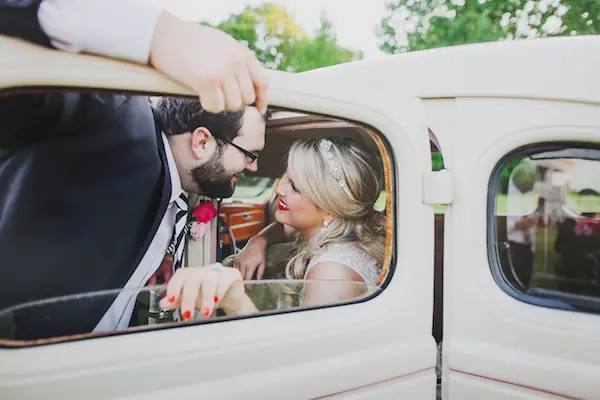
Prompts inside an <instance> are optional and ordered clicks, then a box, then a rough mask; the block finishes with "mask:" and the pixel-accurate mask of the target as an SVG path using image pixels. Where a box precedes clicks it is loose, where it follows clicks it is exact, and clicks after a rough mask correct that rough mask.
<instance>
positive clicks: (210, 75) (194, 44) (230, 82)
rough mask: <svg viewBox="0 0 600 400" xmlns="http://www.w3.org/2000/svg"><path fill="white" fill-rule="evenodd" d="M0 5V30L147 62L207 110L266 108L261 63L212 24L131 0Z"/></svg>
mask: <svg viewBox="0 0 600 400" xmlns="http://www.w3.org/2000/svg"><path fill="white" fill-rule="evenodd" d="M13 3H15V4H13ZM0 7H1V8H0V14H3V18H6V19H8V18H11V20H12V21H11V22H10V23H9V24H0V34H5V35H9V36H16V37H20V38H23V39H26V40H30V41H33V42H36V43H40V44H46V45H47V44H48V43H51V44H52V45H53V46H55V47H57V48H60V49H62V50H66V51H74V52H87V53H94V54H99V55H104V56H108V57H116V58H122V59H126V60H130V61H134V62H138V63H141V64H150V65H152V66H153V67H154V68H156V69H157V70H159V71H161V72H162V73H164V74H166V75H167V76H169V77H170V78H172V79H174V80H176V81H178V82H180V83H182V84H184V85H185V86H188V87H189V88H191V89H193V90H194V91H195V92H196V93H198V95H199V96H200V101H201V102H202V105H203V107H204V109H205V110H207V111H209V112H213V113H217V112H220V111H223V109H227V110H230V111H237V110H240V109H242V108H243V107H244V106H246V105H250V104H253V103H256V106H257V107H258V109H259V111H260V112H261V113H264V112H265V111H266V108H267V104H268V79H267V77H266V72H265V68H264V67H263V66H262V65H261V64H260V63H259V61H258V60H257V59H256V57H255V56H254V54H252V52H251V51H250V50H248V48H247V47H245V46H244V45H242V44H241V43H239V42H238V41H236V40H235V39H234V38H232V37H231V36H229V35H228V34H226V33H224V32H222V31H220V30H218V29H214V28H211V27H207V26H202V25H200V24H197V23H190V22H185V21H183V20H181V19H180V18H176V17H174V16H173V15H171V14H169V13H168V12H166V11H164V10H162V9H160V8H157V7H154V6H151V5H149V4H146V3H141V2H138V1H134V0H41V1H40V0H0ZM36 12H37V20H36V19H34V16H33V15H34V14H35V13H36ZM3 25H6V27H5V26H3Z"/></svg>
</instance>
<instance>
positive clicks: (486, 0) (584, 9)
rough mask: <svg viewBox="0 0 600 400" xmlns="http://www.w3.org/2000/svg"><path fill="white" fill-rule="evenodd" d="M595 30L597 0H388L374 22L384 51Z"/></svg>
mask: <svg viewBox="0 0 600 400" xmlns="http://www.w3.org/2000/svg"><path fill="white" fill-rule="evenodd" d="M582 33H588V34H589V33H600V1H599V0H545V1H537V2H535V1H531V0H391V1H389V2H388V3H387V5H386V14H385V16H384V17H383V19H382V20H381V23H380V25H379V27H378V28H377V35H378V37H379V38H380V39H381V41H382V44H381V46H380V48H381V49H382V50H383V51H385V52H387V53H398V52H403V51H412V50H422V49H428V48H435V47H444V46H452V45H458V44H468V43H478V42H490V41H496V40H505V39H516V38H534V37H542V36H561V35H573V34H582Z"/></svg>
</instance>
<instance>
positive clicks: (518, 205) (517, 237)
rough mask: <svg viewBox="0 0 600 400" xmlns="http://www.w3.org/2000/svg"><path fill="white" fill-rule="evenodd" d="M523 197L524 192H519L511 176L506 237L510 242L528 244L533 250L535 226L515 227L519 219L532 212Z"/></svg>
mask: <svg viewBox="0 0 600 400" xmlns="http://www.w3.org/2000/svg"><path fill="white" fill-rule="evenodd" d="M525 199H526V197H525V194H523V193H521V191H520V190H519V189H518V188H517V186H516V185H515V184H514V182H513V177H512V176H511V177H510V180H509V183H508V199H507V203H506V204H507V211H508V215H507V217H506V225H507V237H508V240H510V241H512V242H515V243H521V244H525V245H529V246H530V247H531V251H535V226H530V227H528V228H527V229H525V230H522V229H517V228H516V224H517V222H518V221H519V220H520V219H522V218H523V217H525V216H528V215H531V213H532V212H533V210H531V209H530V207H528V204H527V202H526V201H525Z"/></svg>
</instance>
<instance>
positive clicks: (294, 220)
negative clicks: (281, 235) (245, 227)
mask: <svg viewBox="0 0 600 400" xmlns="http://www.w3.org/2000/svg"><path fill="white" fill-rule="evenodd" d="M276 192H277V194H278V195H279V205H278V207H277V211H275V219H276V220H277V222H279V223H282V224H285V225H289V226H292V227H294V228H296V229H298V230H299V231H301V232H302V231H304V232H303V233H304V234H305V235H306V234H314V233H316V231H318V230H319V229H321V228H322V227H323V212H322V211H321V210H320V209H319V208H318V207H317V206H316V204H315V203H313V202H312V201H310V200H309V199H308V197H306V196H305V195H303V194H302V193H300V192H299V191H298V189H297V188H296V186H295V185H294V182H293V181H292V179H291V176H290V174H289V172H286V174H285V175H283V177H282V178H281V181H280V182H279V184H278V185H277V189H276ZM313 231H315V232H313Z"/></svg>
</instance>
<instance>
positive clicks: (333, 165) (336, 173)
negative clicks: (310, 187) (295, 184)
mask: <svg viewBox="0 0 600 400" xmlns="http://www.w3.org/2000/svg"><path fill="white" fill-rule="evenodd" d="M331 146H333V143H331V141H330V140H328V139H321V140H320V141H319V149H321V151H323V152H324V153H325V157H327V162H328V163H329V173H330V174H331V175H332V176H333V177H334V178H335V179H336V180H337V182H338V184H339V185H340V187H341V188H342V190H344V192H346V194H347V195H348V196H350V198H354V196H352V193H350V190H349V189H348V185H346V181H345V180H344V174H343V172H342V167H341V166H340V164H338V163H337V162H336V161H335V160H334V159H333V153H332V152H331Z"/></svg>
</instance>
